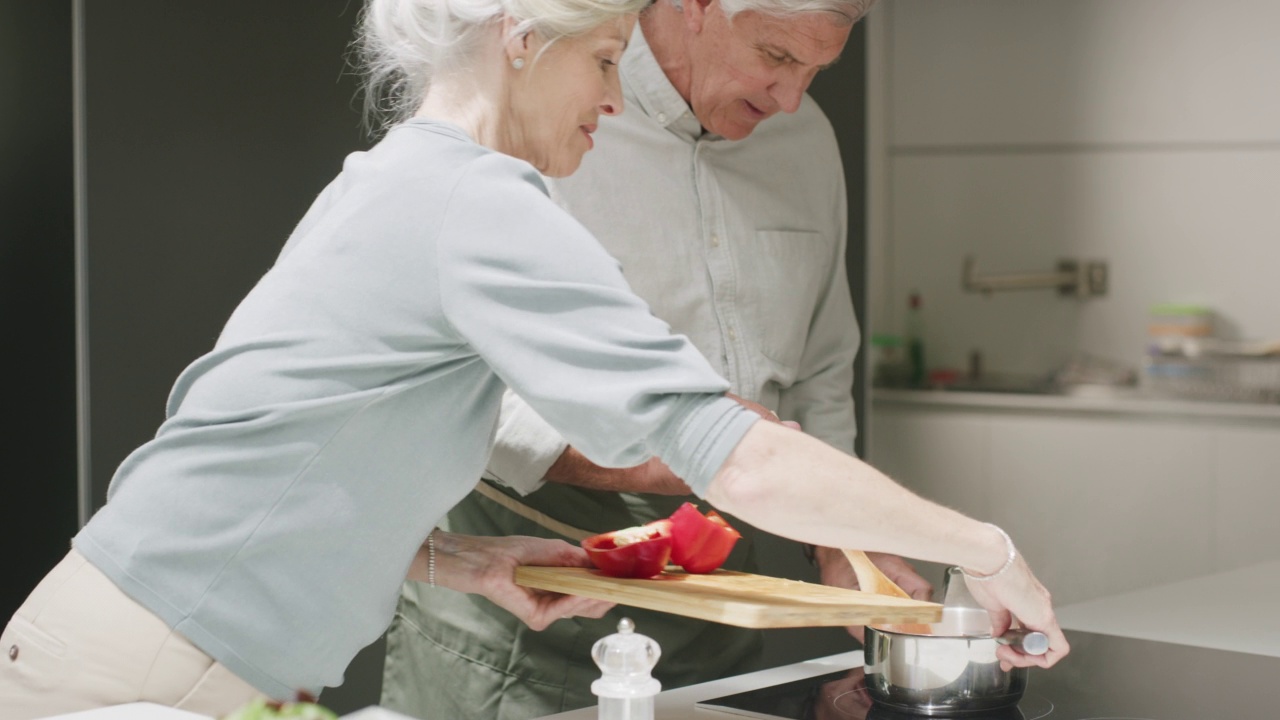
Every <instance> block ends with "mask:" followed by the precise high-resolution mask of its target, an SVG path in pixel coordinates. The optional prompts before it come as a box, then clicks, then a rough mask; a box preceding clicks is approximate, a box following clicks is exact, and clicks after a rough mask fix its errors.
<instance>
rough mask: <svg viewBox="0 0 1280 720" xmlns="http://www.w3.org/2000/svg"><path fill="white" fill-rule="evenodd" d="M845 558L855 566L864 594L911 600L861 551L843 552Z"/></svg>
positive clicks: (855, 573)
mask: <svg viewBox="0 0 1280 720" xmlns="http://www.w3.org/2000/svg"><path fill="white" fill-rule="evenodd" d="M842 552H844V556H845V557H846V558H848V559H849V564H850V565H852V566H853V574H854V575H856V576H857V577H858V588H859V589H860V590H862V591H864V592H869V593H875V594H877V595H889V596H891V597H901V598H910V597H911V596H910V595H909V594H907V591H906V590H903V589H902V588H900V587H898V585H897V583H895V582H894V581H892V580H890V579H889V576H888V575H885V574H884V573H882V572H880V568H878V567H876V564H875V563H873V562H871V558H869V557H867V554H866V553H864V552H862V551H861V550H847V549H846V550H842Z"/></svg>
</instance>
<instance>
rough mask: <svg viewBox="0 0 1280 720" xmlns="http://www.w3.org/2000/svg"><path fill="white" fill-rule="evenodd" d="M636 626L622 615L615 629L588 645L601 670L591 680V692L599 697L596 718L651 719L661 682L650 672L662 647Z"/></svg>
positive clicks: (613, 719) (609, 719) (656, 662)
mask: <svg viewBox="0 0 1280 720" xmlns="http://www.w3.org/2000/svg"><path fill="white" fill-rule="evenodd" d="M635 630H636V625H635V623H633V622H631V619H630V618H622V620H620V621H619V622H618V632H617V633H614V634H613V635H607V636H605V637H602V638H600V639H599V640H597V641H596V644H595V645H593V646H591V659H592V660H594V661H595V663H596V665H597V666H599V667H600V673H601V675H600V678H599V679H598V680H596V681H595V682H593V683H591V692H592V693H594V694H595V695H596V696H597V697H599V698H600V702H599V708H600V712H599V715H598V716H597V717H599V720H653V696H654V695H657V694H658V691H659V690H661V689H662V683H660V682H658V681H657V679H656V678H654V677H653V676H652V675H650V674H649V673H650V671H651V670H653V666H654V665H657V664H658V657H659V656H661V655H662V649H661V648H659V647H658V643H657V642H655V641H654V640H653V638H650V637H647V636H645V635H641V634H639V633H637V632H636V631H635Z"/></svg>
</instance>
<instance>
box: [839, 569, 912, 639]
mask: <svg viewBox="0 0 1280 720" xmlns="http://www.w3.org/2000/svg"><path fill="white" fill-rule="evenodd" d="M841 550H842V552H844V556H845V557H846V558H848V559H849V564H850V565H852V566H853V574H854V575H855V576H857V578H858V588H859V589H860V590H863V591H864V592H869V593H875V594H877V595H888V596H889V597H900V598H907V599H908V600H910V599H912V598H911V595H910V594H908V593H907V591H906V590H903V589H902V588H900V587H898V584H897V583H895V582H894V581H892V580H890V579H889V576H888V575H885V574H884V573H883V572H881V571H880V568H878V567H876V564H875V563H873V562H871V558H869V557H867V554H866V553H864V552H862V551H861V550H849V549H846V548H842V549H841ZM892 629H893V630H895V631H897V632H904V633H909V634H912V635H932V634H933V627H932V626H931V625H927V624H924V623H901V624H897V625H893V626H892Z"/></svg>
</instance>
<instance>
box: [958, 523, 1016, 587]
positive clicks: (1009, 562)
mask: <svg viewBox="0 0 1280 720" xmlns="http://www.w3.org/2000/svg"><path fill="white" fill-rule="evenodd" d="M984 524H985V525H986V526H987V527H989V528H991V529H993V530H995V531H996V532H998V533H1000V537H1002V538H1004V546H1005V547H1006V548H1008V549H1009V557H1007V558H1005V560H1004V565H1001V566H1000V569H999V570H997V571H995V572H993V573H991V574H990V575H977V574H975V573H971V572H969V571H968V570H965V569H964V568H960V572H962V573H964V576H965V577H967V578H969V579H970V580H977V581H979V582H985V581H987V580H994V579H996V578H998V577H1000V576H1001V575H1003V574H1005V572H1006V571H1008V569H1009V568H1011V567H1013V561H1014V560H1016V559H1017V557H1018V549H1017V548H1015V547H1014V546H1013V538H1011V537H1009V533H1007V532H1005V531H1004V530H1003V529H1001V528H1000V526H998V525H992V524H991V523H984Z"/></svg>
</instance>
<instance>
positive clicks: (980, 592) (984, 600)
mask: <svg viewBox="0 0 1280 720" xmlns="http://www.w3.org/2000/svg"><path fill="white" fill-rule="evenodd" d="M965 584H966V585H967V586H968V587H969V592H970V593H972V594H973V597H974V599H975V600H977V601H978V603H980V604H981V605H982V606H983V607H985V608H986V609H987V611H988V612H989V613H990V614H991V634H992V635H993V636H995V637H999V636H1000V635H1003V634H1004V633H1005V631H1006V630H1008V629H1009V628H1010V627H1012V625H1013V620H1014V618H1016V619H1017V620H1018V622H1019V623H1020V624H1021V626H1022V627H1024V628H1028V629H1030V630H1039V631H1040V632H1042V633H1044V634H1045V635H1048V636H1049V650H1048V652H1046V653H1045V654H1044V655H1028V654H1026V653H1024V652H1020V651H1018V650H1016V649H1014V648H1012V647H1009V646H1008V645H1001V646H1000V647H998V648H996V657H998V658H999V659H1000V667H1001V669H1003V670H1009V669H1010V668H1012V667H1029V666H1032V665H1035V666H1038V667H1049V666H1050V665H1053V664H1054V663H1056V662H1058V661H1059V660H1061V659H1062V658H1063V657H1064V656H1065V655H1066V654H1067V653H1068V652H1070V651H1071V646H1070V645H1068V644H1067V638H1066V636H1065V635H1063V634H1062V628H1061V627H1059V626H1058V619H1057V617H1056V616H1054V613H1053V604H1052V602H1051V601H1050V597H1049V591H1048V590H1045V588H1044V586H1043V585H1041V584H1040V581H1039V580H1037V579H1036V578H1035V576H1034V575H1032V574H1031V568H1029V567H1027V563H1026V562H1025V561H1024V560H1023V559H1022V555H1021V554H1019V555H1018V556H1017V557H1016V558H1015V559H1014V563H1013V566H1012V567H1010V568H1009V569H1008V570H1006V571H1005V572H1003V573H1001V574H999V575H998V576H996V577H992V578H991V579H989V580H975V579H973V578H970V577H965Z"/></svg>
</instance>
